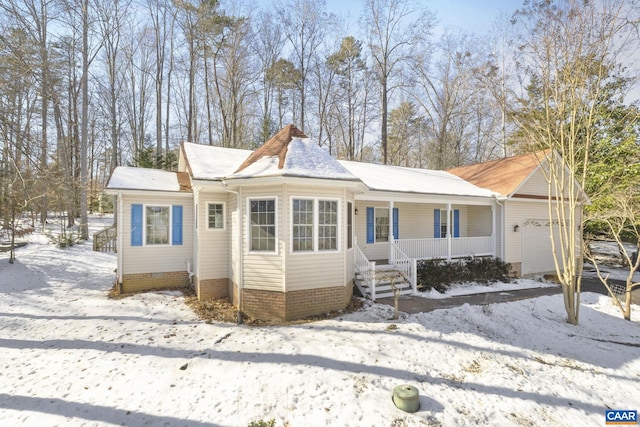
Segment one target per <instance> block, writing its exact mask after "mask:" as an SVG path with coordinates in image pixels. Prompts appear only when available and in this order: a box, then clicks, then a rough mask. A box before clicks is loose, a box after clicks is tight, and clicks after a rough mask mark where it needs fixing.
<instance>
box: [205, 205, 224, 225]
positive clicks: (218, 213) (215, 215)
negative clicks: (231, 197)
mask: <svg viewBox="0 0 640 427" xmlns="http://www.w3.org/2000/svg"><path fill="white" fill-rule="evenodd" d="M207 222H208V226H209V229H210V230H216V229H217V230H221V229H223V228H224V203H208V204H207Z"/></svg>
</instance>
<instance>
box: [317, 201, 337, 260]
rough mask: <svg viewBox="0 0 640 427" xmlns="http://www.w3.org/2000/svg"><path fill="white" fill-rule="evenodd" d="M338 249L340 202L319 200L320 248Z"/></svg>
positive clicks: (324, 249)
mask: <svg viewBox="0 0 640 427" xmlns="http://www.w3.org/2000/svg"><path fill="white" fill-rule="evenodd" d="M336 249H338V202H337V201H335V200H318V250H319V251H329V250H336Z"/></svg>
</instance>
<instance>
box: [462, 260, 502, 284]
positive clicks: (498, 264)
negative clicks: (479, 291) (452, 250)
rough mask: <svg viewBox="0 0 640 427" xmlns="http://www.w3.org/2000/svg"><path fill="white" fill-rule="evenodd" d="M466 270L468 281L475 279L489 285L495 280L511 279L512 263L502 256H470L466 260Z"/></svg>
mask: <svg viewBox="0 0 640 427" xmlns="http://www.w3.org/2000/svg"><path fill="white" fill-rule="evenodd" d="M465 270H466V275H467V280H468V281H475V282H478V283H482V284H484V285H488V284H489V283H495V282H508V281H510V280H511V276H510V274H509V273H510V272H511V264H509V263H508V262H504V261H502V260H501V259H500V258H489V257H480V258H470V259H467V260H465Z"/></svg>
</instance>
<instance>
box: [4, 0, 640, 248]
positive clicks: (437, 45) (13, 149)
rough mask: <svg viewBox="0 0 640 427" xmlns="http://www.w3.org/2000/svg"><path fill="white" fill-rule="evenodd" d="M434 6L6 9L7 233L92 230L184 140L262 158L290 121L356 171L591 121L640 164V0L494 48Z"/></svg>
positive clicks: (521, 14)
mask: <svg viewBox="0 0 640 427" xmlns="http://www.w3.org/2000/svg"><path fill="white" fill-rule="evenodd" d="M422 4H423V3H422V2H417V3H412V2H410V1H409V0H363V2H362V6H363V8H362V16H360V17H359V19H354V20H351V21H348V22H346V21H344V20H342V19H341V18H340V17H338V16H335V15H334V14H332V13H329V12H328V11H327V9H326V6H325V3H324V2H323V1H319V0H289V1H277V0H276V1H274V2H273V5H272V7H256V6H255V5H254V4H252V2H247V3H240V2H234V1H226V2H218V1H216V0H135V1H134V0H125V1H120V0H4V1H3V2H2V3H0V149H1V153H0V219H2V221H3V222H4V225H6V224H7V223H8V222H10V221H12V220H13V218H15V216H16V215H20V214H22V213H24V212H31V213H33V216H32V217H33V218H34V221H35V220H36V218H40V220H44V218H45V216H46V213H47V212H51V211H56V212H65V213H67V218H68V222H69V225H72V224H73V223H74V222H75V221H76V219H78V218H79V219H80V224H81V225H84V224H86V215H87V212H88V211H91V210H99V209H104V208H108V206H109V205H110V203H111V201H110V200H109V198H106V197H104V196H103V195H102V188H103V186H104V185H105V183H106V181H107V179H108V177H109V174H110V173H111V171H112V170H113V168H114V167H116V166H118V165H133V166H143V167H155V168H166V169H172V168H175V167H176V158H177V146H178V144H179V143H180V141H191V142H196V143H200V144H210V145H218V146H224V147H234V148H246V149H254V148H256V147H258V146H260V145H261V144H262V143H263V142H264V141H265V140H267V139H268V138H269V137H270V136H271V135H272V134H273V133H275V132H276V131H277V130H279V129H280V128H281V127H282V126H284V125H286V124H288V123H293V124H295V125H296V126H298V127H299V128H301V129H302V130H303V131H304V132H305V133H306V134H307V135H308V136H310V137H311V138H313V139H314V140H315V141H317V142H318V143H319V144H320V145H321V146H322V147H325V149H326V150H327V151H328V152H329V153H331V154H332V155H333V156H335V157H337V158H340V159H350V160H359V161H368V162H378V163H385V164H394V165H402V166H409V167H421V168H431V169H447V168H450V167H453V166H458V165H462V164H467V163H474V162H480V161H485V160H488V159H492V158H499V157H503V156H506V155H510V154H514V153H518V152H521V151H526V150H532V149H539V148H548V147H550V146H553V145H552V144H550V143H548V141H549V140H550V139H553V138H552V137H551V135H559V134H562V133H563V132H564V130H566V129H568V128H569V127H571V129H572V132H574V135H575V137H576V140H577V141H578V143H579V144H580V141H581V138H582V137H583V136H584V135H585V132H583V131H584V130H585V129H587V127H586V126H588V127H589V129H592V130H593V129H597V130H598V132H597V133H596V134H595V135H591V134H589V138H591V137H593V139H594V141H595V142H594V143H593V144H592V145H590V146H588V147H587V146H586V145H582V147H587V148H586V150H587V151H589V152H591V151H593V153H595V154H597V153H600V154H602V153H603V149H604V148H603V147H602V146H600V147H599V148H597V149H596V148H593V147H594V146H596V145H597V144H599V143H603V144H604V143H607V144H608V145H607V146H608V147H609V148H608V149H609V151H610V152H613V151H615V150H616V149H618V148H619V147H621V146H622V145H623V144H621V141H626V145H624V149H625V150H627V151H625V152H624V153H618V154H617V155H618V157H617V159H618V160H620V158H621V157H620V156H622V158H624V159H625V163H626V164H630V165H633V164H634V161H635V164H636V165H637V161H638V137H637V136H638V125H637V123H638V121H637V114H636V113H637V108H636V106H635V101H634V97H633V93H637V92H633V91H634V90H636V91H637V86H636V84H637V77H638V70H637V68H634V67H636V66H637V63H638V62H639V61H634V60H633V58H634V57H635V58H638V56H637V54H638V51H637V48H638V41H639V36H638V34H639V32H638V8H637V3H636V1H635V0H632V1H609V0H605V1H598V2H590V1H577V0H562V1H556V2H551V1H526V2H525V3H523V5H522V7H521V8H520V9H519V10H518V11H517V12H516V13H515V14H514V15H513V16H509V17H503V18H499V17H496V22H495V24H494V26H493V30H492V31H491V32H490V33H488V34H483V35H477V34H471V33H465V32H463V31H460V30H452V29H440V28H438V31H437V33H436V31H435V30H436V27H435V23H436V18H437V17H436V16H434V14H433V13H431V12H430V11H429V10H428V9H426V8H424V7H423V6H421V5H422ZM577 17H579V18H580V19H581V20H580V21H578V20H577ZM570 24H571V25H570ZM576 24H579V25H576ZM543 30H544V31H543ZM552 30H554V31H552ZM562 91H564V92H562ZM561 92H562V93H563V95H561ZM570 102H574V104H575V106H579V105H582V106H591V107H594V106H597V108H591V109H584V108H578V107H576V108H573V109H572V108H569V107H567V106H568V105H569V104H568V103H570ZM565 107H566V108H565ZM552 111H553V113H552ZM593 114H596V115H597V117H596V120H589V121H584V120H582V119H583V118H585V115H593ZM591 118H592V119H593V116H591ZM581 126H582V127H581ZM605 148H606V147H605ZM629 156H631V157H629ZM594 158H595V157H594ZM611 159H612V157H611V156H602V155H601V156H600V160H599V161H598V162H599V163H598V164H600V165H602V162H605V161H608V162H611ZM630 159H631V160H630ZM634 159H635V160H634ZM614 163H616V164H618V163H619V162H618V161H615V162H614ZM577 167H578V168H579V169H580V168H582V169H580V170H586V169H587V167H586V164H584V163H579V164H578V166H577ZM601 169H602V170H607V168H606V167H601ZM594 170H596V171H597V173H598V174H599V175H598V176H601V175H602V173H603V172H602V170H597V169H594ZM628 172H629V171H628V170H627V171H626V172H625V171H621V172H620V173H622V174H624V173H627V175H628ZM636 172H637V171H636ZM634 173H635V172H634ZM633 176H635V177H637V174H636V175H633ZM601 179H606V180H609V181H611V179H610V177H609V178H602V177H601ZM616 179H618V178H616ZM627 179H628V176H627ZM600 187H601V185H600V184H598V185H597V186H596V187H595V188H600ZM38 215H39V216H38ZM86 233H87V231H86V228H83V232H82V234H83V237H85V238H86V237H87V234H86Z"/></svg>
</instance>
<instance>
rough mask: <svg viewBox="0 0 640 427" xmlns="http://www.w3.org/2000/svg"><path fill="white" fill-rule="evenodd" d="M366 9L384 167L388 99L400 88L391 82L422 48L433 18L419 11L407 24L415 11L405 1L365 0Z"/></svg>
mask: <svg viewBox="0 0 640 427" xmlns="http://www.w3.org/2000/svg"><path fill="white" fill-rule="evenodd" d="M365 6H366V7H365V11H364V15H363V19H364V24H365V31H366V32H367V34H368V42H369V49H370V51H371V57H372V58H373V69H374V72H375V76H376V80H377V81H378V84H379V85H380V112H381V117H380V138H381V141H380V143H381V149H382V162H383V163H384V164H387V161H388V158H387V157H388V153H387V133H388V115H389V97H390V95H391V93H392V92H393V90H394V88H395V87H396V86H397V85H399V84H400V82H394V78H395V76H396V75H397V74H398V73H399V72H400V70H401V68H402V67H403V66H404V65H406V64H407V63H408V62H409V59H410V58H411V57H412V55H413V51H414V49H416V48H418V47H419V46H422V45H424V43H425V40H426V39H427V37H428V36H429V34H430V31H431V28H432V27H433V25H434V16H433V14H432V13H430V12H429V11H428V10H425V9H422V11H421V13H420V14H419V16H418V17H417V19H415V20H413V21H410V18H411V17H412V16H413V15H414V14H417V12H418V9H417V8H416V7H414V6H413V5H412V4H410V3H409V1H408V0H366V5H365Z"/></svg>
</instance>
